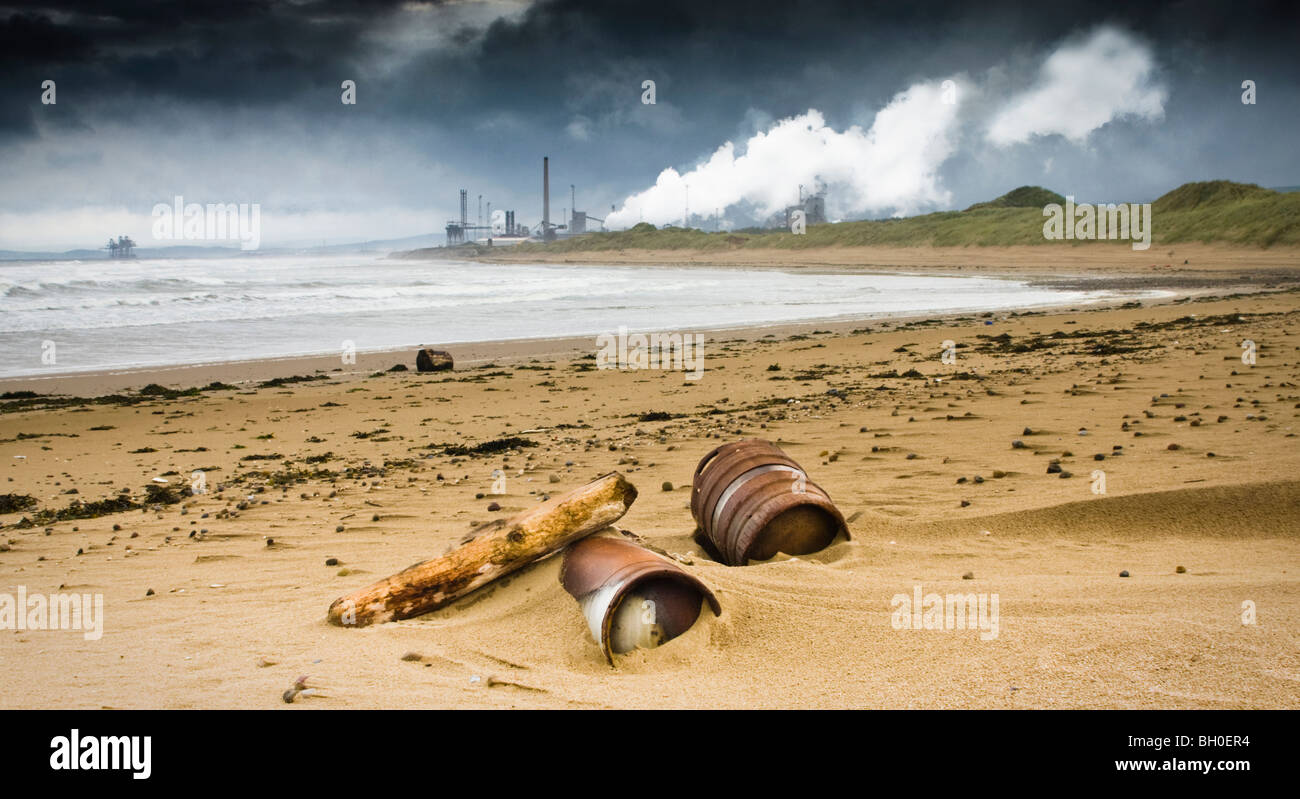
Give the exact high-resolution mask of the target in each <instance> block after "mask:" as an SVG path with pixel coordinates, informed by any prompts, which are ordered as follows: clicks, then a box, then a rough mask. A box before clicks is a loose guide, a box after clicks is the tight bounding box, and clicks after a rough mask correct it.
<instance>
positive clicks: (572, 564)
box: [560, 536, 722, 666]
mask: <svg viewBox="0 0 1300 799" xmlns="http://www.w3.org/2000/svg"><path fill="white" fill-rule="evenodd" d="M651 578H653V579H654V580H667V581H671V582H675V583H679V584H681V585H685V586H688V587H689V588H691V589H693V590H694V591H696V592H697V593H698V594H699V595H700V598H701V599H702V600H703V601H705V602H708V604H709V607H710V608H711V609H712V610H713V614H714V615H715V616H720V615H722V605H721V603H719V602H718V598H717V597H716V596H714V594H713V591H712V590H710V589H709V587H708V586H707V585H705V584H704V582H703V581H701V580H700V579H699V578H698V577H696V576H695V575H693V574H691V573H690V572H688V571H686V570H685V569H683V568H682V567H681V566H679V565H678V564H676V563H675V562H673V561H671V560H668V559H667V558H663V557H660V556H659V555H657V554H655V553H653V552H651V551H650V550H648V549H645V548H644V547H641V546H638V545H636V544H633V543H632V542H630V541H624V540H622V539H618V538H608V537H604V536H596V537H591V538H584V539H582V540H581V541H577V542H575V543H573V544H571V545H570V546H569V548H568V549H567V550H566V551H565V554H564V562H563V564H562V565H561V567H560V584H561V585H563V586H564V590H566V591H568V592H569V594H570V595H571V596H573V598H574V599H576V600H578V602H579V604H583V603H585V602H588V601H590V602H591V603H592V604H594V605H595V610H594V612H595V613H596V614H597V615H598V617H599V624H598V625H597V624H596V622H595V621H594V620H593V618H592V617H590V616H589V617H588V618H587V621H588V626H589V628H590V629H591V633H592V636H593V637H596V638H597V643H598V644H599V645H600V648H601V651H602V652H604V654H605V660H606V662H608V663H609V664H610V665H611V666H612V665H614V651H613V649H612V648H611V641H610V628H611V626H612V624H613V621H614V612H615V611H616V610H617V609H618V607H619V603H620V602H622V600H623V598H624V596H626V595H627V593H628V592H629V591H631V590H632V589H633V588H635V587H636V586H637V585H638V584H640V583H642V582H643V581H645V580H648V579H651ZM663 610H665V611H667V612H669V613H671V612H672V611H673V610H674V609H673V608H665V609H663ZM584 615H586V613H585V612H584ZM691 621H692V622H694V621H695V617H692V619H691ZM666 626H672V627H681V628H682V631H683V632H684V631H685V629H687V628H689V627H690V626H691V624H689V623H682V622H681V621H680V620H677V621H673V620H670V624H669V625H666Z"/></svg>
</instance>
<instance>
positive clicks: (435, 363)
mask: <svg viewBox="0 0 1300 799" xmlns="http://www.w3.org/2000/svg"><path fill="white" fill-rule="evenodd" d="M453 366H455V361H453V360H452V357H451V353H450V352H447V351H446V350H430V349H422V350H420V351H419V352H418V353H416V354H415V369H416V371H417V372H446V371H449V370H450V369H451V368H452V367H453Z"/></svg>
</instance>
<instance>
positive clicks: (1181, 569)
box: [1174, 566, 1187, 574]
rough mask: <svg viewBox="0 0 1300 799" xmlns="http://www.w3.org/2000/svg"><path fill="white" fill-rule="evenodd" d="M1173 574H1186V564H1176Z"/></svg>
mask: <svg viewBox="0 0 1300 799" xmlns="http://www.w3.org/2000/svg"><path fill="white" fill-rule="evenodd" d="M1174 574H1187V567H1186V566H1177V567H1175V568H1174Z"/></svg>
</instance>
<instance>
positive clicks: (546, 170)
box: [542, 156, 555, 241]
mask: <svg viewBox="0 0 1300 799" xmlns="http://www.w3.org/2000/svg"><path fill="white" fill-rule="evenodd" d="M553 238H555V232H554V231H553V230H551V158H550V156H542V239H543V240H544V241H549V240H551V239H553Z"/></svg>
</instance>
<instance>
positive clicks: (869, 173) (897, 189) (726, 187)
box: [606, 83, 957, 229]
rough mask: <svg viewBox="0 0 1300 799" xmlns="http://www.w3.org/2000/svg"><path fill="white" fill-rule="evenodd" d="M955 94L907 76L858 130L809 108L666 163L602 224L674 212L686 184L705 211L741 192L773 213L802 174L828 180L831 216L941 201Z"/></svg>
mask: <svg viewBox="0 0 1300 799" xmlns="http://www.w3.org/2000/svg"><path fill="white" fill-rule="evenodd" d="M954 95H955V92H945V91H944V89H943V87H942V85H941V84H939V83H933V84H930V83H923V84H917V85H914V86H912V87H911V88H909V89H907V90H906V91H904V92H901V93H899V94H897V95H895V96H894V98H893V99H892V100H891V101H890V102H889V104H888V105H887V106H885V107H884V108H882V109H881V110H880V111H879V112H878V113H877V114H876V118H875V120H874V121H873V122H872V125H871V128H870V129H869V130H865V131H864V130H863V129H862V128H860V127H858V126H857V125H854V126H851V127H849V128H848V129H847V130H845V131H843V132H839V131H836V130H834V129H833V128H831V127H829V126H827V124H826V120H825V118H824V117H823V116H822V114H821V113H820V112H819V111H817V110H816V109H809V110H808V112H807V113H804V114H801V115H799V116H796V117H790V118H788V119H782V120H780V121H779V122H777V123H776V124H775V125H773V126H772V127H771V128H769V129H768V130H766V131H763V132H760V133H757V134H755V135H754V136H753V137H751V138H750V139H749V141H747V142H745V144H744V152H743V153H742V154H741V155H737V154H736V149H737V148H736V146H735V144H733V143H732V142H727V143H726V144H723V145H722V146H721V147H719V148H718V149H717V150H716V151H715V152H714V153H713V155H712V156H711V157H710V158H709V160H708V161H706V162H705V163H703V164H701V165H699V166H697V167H696V168H695V169H693V170H691V171H689V172H687V173H685V174H680V173H678V172H677V170H675V169H672V168H669V169H665V170H664V171H663V172H661V173H660V174H659V178H658V179H657V180H656V181H655V184H654V185H653V186H651V187H650V188H648V189H646V190H645V191H642V192H640V193H638V194H633V195H632V196H630V197H628V198H627V199H626V200H624V201H623V204H622V207H620V208H619V210H618V211H615V212H614V213H612V214H610V216H609V219H607V220H606V225H607V226H608V227H610V228H613V229H619V228H627V227H631V226H632V225H635V224H636V223H637V222H640V221H644V222H650V223H651V224H655V225H662V224H666V223H669V222H679V221H680V220H681V219H682V216H683V214H684V213H685V209H686V206H687V202H688V187H689V204H690V207H691V208H694V209H697V212H700V211H702V212H703V213H704V214H709V213H712V211H713V209H715V208H728V207H730V206H732V205H735V204H736V203H740V202H745V203H749V204H752V205H753V206H754V208H755V210H756V211H757V212H758V213H760V214H762V215H765V216H766V215H770V214H772V213H775V212H776V211H779V210H781V209H782V208H784V207H786V206H787V205H792V204H793V203H794V202H795V201H796V200H797V199H798V197H797V192H798V188H797V187H798V185H799V184H801V183H802V184H803V185H804V186H805V187H806V188H809V189H811V188H812V187H813V186H814V185H815V184H821V185H824V186H826V187H827V188H828V189H829V190H828V192H827V197H826V202H827V209H826V210H827V214H828V215H829V216H831V217H835V216H841V215H849V214H861V213H864V212H871V211H876V212H883V211H887V212H892V213H895V214H907V213H914V212H916V211H919V210H923V209H924V208H926V207H931V206H936V205H942V204H945V203H947V202H949V201H950V195H949V193H948V192H947V191H945V190H943V189H942V188H940V186H939V179H938V169H939V166H940V165H941V164H942V163H943V162H944V161H945V160H947V159H948V157H949V156H950V155H951V154H952V152H953V150H954V147H955V136H954V134H955V128H956V115H957V104H956V102H955V97H954ZM694 213H696V212H692V214H694Z"/></svg>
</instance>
